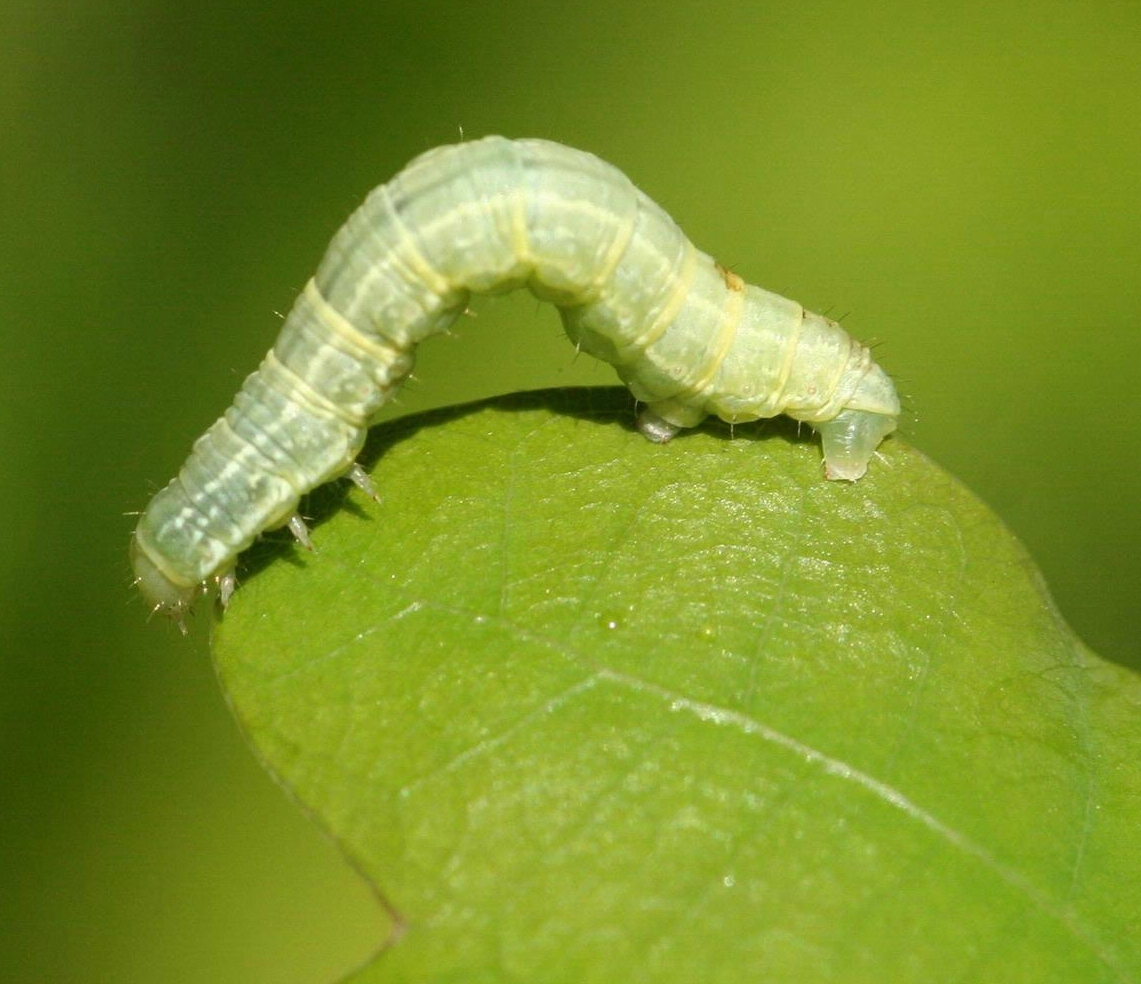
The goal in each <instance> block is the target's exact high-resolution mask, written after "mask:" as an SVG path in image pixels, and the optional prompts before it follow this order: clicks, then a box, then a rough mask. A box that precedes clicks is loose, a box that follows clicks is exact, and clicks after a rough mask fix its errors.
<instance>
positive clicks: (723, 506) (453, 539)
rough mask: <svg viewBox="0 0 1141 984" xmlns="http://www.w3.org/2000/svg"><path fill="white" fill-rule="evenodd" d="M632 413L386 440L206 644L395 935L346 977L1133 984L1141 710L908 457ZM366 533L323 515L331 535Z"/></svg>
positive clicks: (1023, 564)
mask: <svg viewBox="0 0 1141 984" xmlns="http://www.w3.org/2000/svg"><path fill="white" fill-rule="evenodd" d="M632 419H633V413H632V406H631V404H630V402H629V398H628V396H626V395H625V394H624V391H619V390H613V391H612V390H579V391H568V392H564V393H538V394H526V395H522V396H516V397H512V398H508V399H502V400H494V401H490V402H487V403H482V404H478V405H474V406H470V407H461V408H458V409H453V410H447V411H442V412H436V413H431V414H427V415H424V416H420V417H416V418H412V419H408V420H403V421H398V422H396V423H395V424H392V425H389V426H386V427H383V428H380V429H378V431H377V432H375V434H374V439H373V441H372V444H371V453H372V454H373V455H374V456H376V458H377V461H376V467H375V470H374V472H373V477H374V482H375V483H376V487H377V490H378V492H379V494H380V497H381V500H382V501H381V504H380V505H375V504H373V503H371V502H368V501H366V500H365V499H364V497H363V496H361V495H360V493H358V492H356V491H354V492H352V493H351V494H346V493H345V491H344V489H343V487H342V488H340V489H334V490H333V491H332V492H326V493H325V494H324V495H323V496H319V497H318V498H317V500H316V501H315V502H314V503H312V504H311V506H310V512H315V513H317V514H318V515H319V516H327V515H329V514H330V513H334V512H335V514H334V515H332V518H330V519H329V520H328V521H327V522H324V523H322V524H321V525H320V526H319V528H318V529H317V530H316V533H315V537H314V539H315V542H316V544H317V548H318V552H317V553H316V554H313V555H307V554H304V553H303V552H302V551H299V550H295V549H294V548H292V547H287V546H284V545H283V544H281V543H280V542H277V543H271V544H270V545H269V546H268V547H265V548H263V550H262V552H261V555H260V557H259V556H255V558H254V561H253V569H252V571H251V572H250V573H247V575H246V576H245V578H244V583H243V584H242V586H241V587H240V589H239V591H238V593H237V595H236V597H235V599H234V601H233V602H232V605H231V610H230V611H229V612H228V613H227V614H226V615H225V616H224V617H223V618H221V619H220V621H219V623H218V626H217V631H216V640H215V651H216V659H217V663H218V670H219V674H220V677H221V680H222V682H223V685H224V686H225V688H226V690H227V692H228V695H229V698H230V700H231V702H232V704H233V708H234V711H235V713H236V714H237V716H238V718H239V719H240V721H241V723H242V725H243V727H244V729H245V731H246V733H247V734H248V736H249V739H250V741H251V743H252V744H253V746H254V747H255V749H256V750H257V752H258V754H259V755H260V756H261V758H262V759H263V760H264V762H265V763H266V765H267V767H268V768H269V769H270V770H271V771H272V772H273V773H274V774H275V775H277V776H278V777H279V779H280V781H281V782H282V783H283V784H284V785H285V786H286V787H287V788H288V789H289V790H290V791H291V792H292V794H293V795H294V796H295V797H296V798H297V799H298V800H299V801H300V803H301V804H302V805H303V806H304V807H305V808H306V809H307V810H309V811H311V812H312V814H313V815H314V816H315V817H316V818H317V819H318V820H319V822H320V823H321V824H322V825H323V826H324V827H325V829H327V830H328V831H329V833H330V834H331V835H332V836H333V837H335V838H336V839H337V840H338V841H339V842H340V844H341V845H342V846H343V848H344V850H345V851H346V852H347V854H348V855H349V857H350V858H351V859H352V861H353V862H354V863H355V864H356V865H357V866H358V867H359V869H360V870H361V871H362V872H363V873H364V874H365V875H366V876H367V877H368V878H369V879H371V880H372V882H373V883H374V884H375V885H376V886H377V889H378V892H379V893H380V894H381V895H382V896H383V898H384V899H385V900H386V901H387V903H388V905H389V906H390V907H391V912H392V914H393V919H394V930H393V936H392V939H391V941H390V942H389V944H388V945H387V946H386V948H385V949H384V951H383V952H382V953H381V955H380V956H379V958H378V959H377V960H376V961H375V962H374V963H373V964H371V965H369V966H368V967H366V968H365V969H363V970H361V971H360V972H358V974H357V975H356V976H354V977H353V978H352V980H353V981H354V982H357V984H360V982H366V981H367V982H387V981H431V982H444V981H448V982H453V981H454V982H460V981H463V982H560V981H568V982H571V981H574V982H622V984H625V982H640V981H646V982H650V981H653V982H702V984H708V982H726V984H728V982H734V984H738V982H752V981H763V982H768V984H774V982H776V984H780V982H797V984H814V982H825V981H843V982H862V981H868V982H873V981H874V982H883V981H892V982H924V984H930V982H936V981H1003V982H1022V981H1025V982H1042V981H1065V982H1086V981H1139V980H1141V849H1139V847H1138V844H1139V842H1141V836H1139V834H1138V831H1139V830H1141V766H1139V765H1138V763H1141V726H1139V722H1141V682H1139V680H1138V678H1137V677H1136V676H1133V675H1131V674H1129V673H1128V672H1126V671H1124V670H1122V669H1121V668H1119V667H1115V666H1113V665H1110V664H1107V663H1105V662H1103V661H1101V660H1100V659H1099V658H1098V657H1096V656H1094V655H1093V654H1091V653H1090V652H1089V651H1088V650H1086V649H1084V648H1083V647H1082V646H1081V644H1080V643H1079V642H1078V641H1077V640H1076V639H1075V638H1074V637H1073V636H1072V635H1071V633H1070V632H1069V630H1068V629H1067V628H1066V626H1065V625H1064V623H1063V622H1062V620H1061V618H1060V617H1059V615H1058V614H1057V612H1056V611H1055V610H1054V608H1053V605H1052V603H1051V601H1050V599H1049V597H1048V595H1047V593H1046V591H1045V588H1044V586H1043V584H1042V583H1041V579H1040V577H1039V575H1038V574H1037V572H1036V570H1035V568H1034V567H1033V565H1032V563H1031V562H1030V560H1029V559H1028V558H1027V556H1026V555H1025V553H1024V552H1023V550H1022V548H1021V547H1020V546H1019V545H1018V543H1017V542H1016V541H1014V539H1013V538H1012V537H1011V536H1010V534H1009V533H1008V532H1007V531H1006V529H1005V528H1004V527H1003V526H1002V524H1001V523H1000V522H999V521H998V520H997V519H996V518H995V517H994V516H993V515H992V514H991V513H990V512H989V511H988V510H987V509H986V507H985V506H983V505H982V504H981V503H980V502H978V500H976V499H974V498H973V497H972V496H971V495H970V494H969V493H968V492H967V491H965V490H964V489H963V488H962V487H961V486H960V485H959V484H958V483H957V482H956V481H955V480H954V479H952V478H951V477H949V476H948V475H947V474H946V473H944V472H942V471H941V470H940V469H938V468H937V467H936V466H934V465H933V464H932V463H931V462H929V461H928V460H927V459H925V458H924V457H923V456H922V455H921V454H919V453H918V452H917V451H914V450H913V449H911V448H909V447H907V446H906V445H905V444H903V443H902V442H900V441H898V440H894V439H893V440H890V441H888V442H887V443H886V444H885V446H884V448H883V452H882V457H881V458H878V459H876V460H874V461H873V462H872V466H871V468H870V470H869V472H868V475H867V476H866V477H865V478H864V479H862V480H861V481H859V482H857V483H855V484H845V483H832V482H826V481H824V480H823V479H822V477H821V464H820V451H819V447H818V444H817V443H816V442H815V441H814V440H813V439H812V436H811V434H810V433H809V432H808V430H807V428H806V429H805V434H804V435H803V436H802V437H801V438H799V439H798V438H797V436H796V433H795V425H793V426H791V427H790V426H786V425H785V424H780V423H768V424H766V425H764V426H760V427H755V428H754V427H750V428H738V429H737V432H736V434H735V435H731V434H730V433H729V431H728V429H727V428H722V427H711V428H709V429H707V430H701V431H696V432H691V433H688V434H685V435H683V436H681V437H679V438H678V439H677V440H675V441H674V442H673V443H671V444H669V445H668V446H666V447H658V446H654V445H651V444H650V443H648V442H647V441H645V440H643V439H642V438H641V437H640V436H638V435H637V433H635V432H634V431H633V428H632V426H631V424H632ZM338 504H339V506H340V508H336V507H337V506H338Z"/></svg>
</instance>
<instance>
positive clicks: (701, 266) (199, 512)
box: [131, 137, 900, 623]
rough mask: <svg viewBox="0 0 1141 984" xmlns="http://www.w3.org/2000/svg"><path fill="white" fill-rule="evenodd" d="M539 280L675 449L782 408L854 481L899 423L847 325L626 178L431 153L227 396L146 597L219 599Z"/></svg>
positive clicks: (340, 244)
mask: <svg viewBox="0 0 1141 984" xmlns="http://www.w3.org/2000/svg"><path fill="white" fill-rule="evenodd" d="M517 287H527V288H529V289H530V290H531V291H532V293H534V294H535V296H536V297H538V298H539V299H540V300H545V301H549V302H551V303H552V304H554V305H556V307H558V309H559V312H560V314H561V316H562V321H563V326H564V328H565V330H566V333H567V336H568V337H569V338H570V340H571V341H572V342H573V343H574V344H575V345H576V347H578V348H579V349H580V350H582V351H584V352H587V353H588V354H590V355H593V356H595V357H596V358H599V359H602V360H603V361H605V362H608V363H610V364H611V365H612V366H614V368H615V369H616V370H617V373H618V376H619V377H620V378H621V380H622V381H623V382H624V383H625V384H626V386H627V387H628V388H629V389H630V391H631V393H633V395H634V397H635V398H636V399H637V400H638V401H640V403H641V404H643V407H642V410H641V412H640V413H639V416H638V428H639V430H640V431H641V432H642V434H643V435H644V436H645V437H647V438H648V439H649V440H651V441H655V442H658V443H664V442H665V441H668V440H669V439H670V438H671V437H673V436H674V435H675V434H676V433H677V432H678V431H679V430H681V429H682V428H688V427H694V426H696V425H697V424H699V423H700V422H701V421H702V420H704V419H705V418H706V417H707V416H716V417H719V418H721V419H722V420H725V421H728V422H729V423H730V424H733V423H741V422H745V421H750V420H757V419H759V418H764V417H774V416H776V415H778V414H786V415H787V416H789V417H792V418H793V419H795V420H798V421H804V422H805V423H808V424H810V425H811V426H812V427H813V428H814V429H815V430H816V431H817V432H819V434H820V437H821V442H822V445H823V452H824V474H825V476H826V477H827V478H829V479H843V480H847V481H856V480H857V479H859V478H860V477H861V476H862V475H863V474H864V473H865V471H866V469H867V466H868V462H869V460H870V459H871V457H872V455H873V454H874V453H875V451H876V448H877V447H878V446H879V444H880V442H881V441H882V440H883V438H884V437H886V436H887V435H888V434H890V433H891V432H892V431H893V430H895V428H896V423H897V420H898V418H899V413H900V406H899V399H898V397H897V395H896V391H895V387H894V386H893V384H892V381H891V379H890V378H889V377H888V376H887V374H886V373H884V371H883V370H882V369H880V367H879V366H878V365H877V364H876V363H875V361H874V360H873V359H872V357H871V354H870V353H869V351H868V349H867V347H866V346H864V345H862V344H860V343H859V342H857V341H855V340H854V339H852V338H851V337H850V336H849V335H848V334H847V332H845V331H844V330H843V329H842V328H841V327H840V326H839V325H838V324H837V323H836V322H835V321H832V320H831V319H829V318H826V317H823V316H821V315H818V314H813V313H811V312H809V311H806V310H805V309H804V308H802V307H801V306H800V305H799V304H797V303H796V302H795V301H790V300H788V299H786V298H784V297H781V296H779V295H777V294H773V293H771V292H769V291H767V290H764V289H762V288H760V287H755V286H752V285H750V284H748V283H746V282H745V280H744V279H743V278H742V277H741V276H740V275H739V274H738V273H736V272H735V271H733V270H731V269H729V268H728V267H725V266H722V265H721V264H718V263H717V262H716V261H715V260H714V259H713V258H712V257H710V256H708V255H707V254H705V253H702V252H701V251H699V250H698V249H697V248H696V247H694V246H693V244H692V243H690V241H689V240H688V239H687V238H686V236H685V235H684V233H682V231H681V229H680V228H679V227H678V226H677V224H676V223H675V222H674V221H673V220H672V219H671V218H670V217H669V216H668V215H667V214H666V213H665V212H664V211H663V210H662V209H661V208H660V207H659V206H658V205H656V204H655V203H654V202H653V201H651V200H650V199H649V198H648V197H647V196H646V195H644V194H643V193H642V192H641V191H639V190H638V189H637V188H636V187H635V186H634V185H633V184H632V183H631V182H630V180H629V179H628V178H626V176H625V175H624V174H622V172H621V171H619V170H617V169H616V168H614V167H612V166H611V165H609V164H607V163H605V162H604V161H601V160H599V159H598V158H597V157H595V156H593V155H592V154H588V153H585V152H584V151H580V150H574V149H572V148H570V147H564V146H562V145H561V144H557V143H552V142H550V141H546V140H508V139H506V138H504V137H485V138H483V139H481V140H476V141H471V142H466V143H461V144H456V145H454V146H448V147H439V148H436V149H435V150H431V151H428V152H427V153H425V154H422V155H421V156H419V157H418V158H416V159H415V160H414V161H412V163H410V164H409V165H408V166H407V167H406V168H405V169H404V170H403V171H401V172H400V173H399V174H398V175H396V177H394V178H393V179H392V180H391V181H389V182H388V183H387V184H383V185H381V186H380V187H378V188H376V189H375V190H374V191H372V192H371V193H370V194H369V195H368V197H367V198H366V199H365V201H364V203H363V204H362V205H361V206H360V207H359V208H358V209H357V210H356V211H355V212H354V213H353V214H352V215H351V216H349V218H348V220H347V221H346V222H345V224H344V225H343V226H342V227H341V229H340V230H339V231H338V232H337V233H336V235H335V236H334V237H333V240H332V242H331V243H330V245H329V247H328V250H327V251H326V253H325V256H324V258H323V259H322V260H321V262H320V264H319V266H318V268H317V272H316V274H315V275H314V276H313V278H312V279H310V281H309V282H308V284H306V286H305V289H304V290H303V291H302V292H301V294H300V296H299V297H298V298H297V300H296V302H295V303H294V305H293V308H292V310H291V311H290V313H289V315H288V317H287V318H286V319H285V324H284V325H283V326H282V329H281V332H280V334H279V335H278V337H277V340H276V341H275V342H274V344H273V347H272V348H271V349H270V351H269V352H268V354H267V355H266V357H265V359H264V360H263V361H262V363H261V365H260V367H259V368H258V369H257V371H256V372H254V373H252V374H251V375H250V376H249V377H247V379H246V380H245V382H244V383H243V384H242V388H241V390H240V391H239V392H238V394H237V396H236V397H235V399H234V403H233V405H232V406H231V407H230V408H229V409H228V410H227V411H226V412H225V414H224V415H223V416H222V417H221V418H220V419H219V420H218V421H216V422H215V423H214V424H213V425H212V426H211V427H210V429H209V430H207V431H206V433H205V434H203V435H202V436H201V437H200V438H199V439H198V440H197V441H196V442H195V444H194V447H193V449H192V451H191V453H190V456H189V457H188V458H187V460H186V462H185V463H184V464H183V466H182V468H181V470H180V471H179V473H178V475H177V477H175V478H174V479H173V480H172V481H171V482H170V484H168V485H167V486H166V487H165V488H164V489H162V490H161V491H160V492H159V493H158V494H157V495H155V496H154V498H153V499H152V500H151V502H150V504H149V505H148V506H147V508H146V510H145V511H144V513H143V515H142V517H141V518H140V519H139V523H138V526H137V527H136V529H135V532H134V535H133V537H132V539H131V561H132V565H133V567H134V571H135V578H136V583H137V584H138V586H139V589H140V591H141V593H142V595H143V597H144V598H145V599H146V600H147V602H148V603H149V604H150V605H151V606H152V607H153V608H154V609H155V610H156V611H161V612H164V613H166V614H168V615H171V616H172V617H174V618H175V619H176V620H178V621H179V622H180V623H181V621H182V619H183V616H184V615H185V613H186V612H187V611H188V609H189V607H190V604H191V602H192V601H193V599H194V597H195V596H196V594H197V593H198V592H199V590H200V587H201V586H202V585H203V584H204V583H206V582H208V581H211V580H216V581H217V582H218V584H219V587H220V596H221V598H222V601H223V603H225V602H226V601H227V600H228V598H229V597H230V594H231V593H232V592H233V590H234V574H233V571H234V564H235V562H236V559H237V557H238V554H240V553H241V552H242V551H243V550H244V549H245V548H246V547H248V546H249V545H250V544H251V543H252V542H253V540H254V538H255V537H257V536H258V534H260V533H262V532H263V531H265V530H268V529H272V528H275V527H278V526H288V527H289V528H290V530H291V531H292V532H293V534H294V535H295V536H296V537H297V539H298V540H299V541H300V542H301V543H302V544H304V545H308V531H307V530H306V527H305V523H304V522H303V520H302V519H301V517H300V516H299V515H297V507H298V502H299V501H300V498H301V496H302V495H303V494H305V493H306V492H308V491H310V490H311V489H313V488H315V487H316V486H318V485H320V484H322V483H324V482H327V481H330V480H331V479H334V478H337V477H340V476H348V477H349V478H350V479H352V481H353V482H355V483H356V484H357V485H358V486H359V487H360V488H362V489H363V490H364V491H365V492H366V493H368V494H370V495H371V494H373V493H372V487H371V485H370V483H369V480H368V477H367V476H366V475H365V473H364V472H363V471H362V470H361V469H360V467H359V466H358V465H357V464H356V457H357V454H358V453H359V451H360V450H361V447H362V445H363V443H364V439H365V434H366V432H367V429H368V426H369V424H370V422H371V421H372V420H373V418H374V417H375V416H376V414H377V413H378V411H379V410H380V409H381V407H383V406H384V404H385V403H387V402H388V401H389V400H390V399H391V398H392V396H393V394H394V392H395V391H396V389H397V388H398V387H399V386H400V384H401V383H402V382H403V381H404V380H405V379H407V377H408V375H409V373H410V372H411V370H412V365H413V361H414V354H415V350H416V346H417V345H418V344H419V343H420V342H421V341H422V340H423V339H425V338H427V337H428V336H430V335H434V334H438V333H440V332H442V331H445V330H446V329H447V328H448V326H449V325H451V323H452V322H453V321H454V320H455V319H456V318H457V317H458V316H459V315H460V314H461V313H463V312H464V311H465V310H466V308H467V304H468V300H469V298H470V297H471V295H472V294H481V293H493V292H494V293H499V292H503V291H507V290H511V289H514V288H517Z"/></svg>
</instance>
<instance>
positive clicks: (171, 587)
mask: <svg viewBox="0 0 1141 984" xmlns="http://www.w3.org/2000/svg"><path fill="white" fill-rule="evenodd" d="M131 566H132V567H133V568H134V571H135V584H137V585H138V587H139V592H140V593H141V594H142V596H143V600H144V601H146V603H147V605H149V606H150V608H151V610H152V611H156V612H161V613H162V614H163V615H167V616H169V617H170V618H172V619H174V620H175V621H176V622H178V625H179V628H180V629H181V630H182V632H183V634H185V633H186V625H185V623H184V618H185V616H186V615H187V613H188V612H189V611H190V606H191V603H192V602H193V601H194V596H195V595H196V594H198V590H199V588H198V585H197V584H185V583H183V582H181V581H175V580H173V579H172V578H171V577H170V576H169V575H168V574H166V573H165V572H164V571H163V570H162V569H161V568H160V567H159V566H158V564H156V563H155V562H154V560H152V559H151V557H150V556H149V555H148V554H147V552H146V550H145V548H144V547H142V546H141V545H140V543H139V538H138V535H137V534H136V535H135V536H132V537H131Z"/></svg>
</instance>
